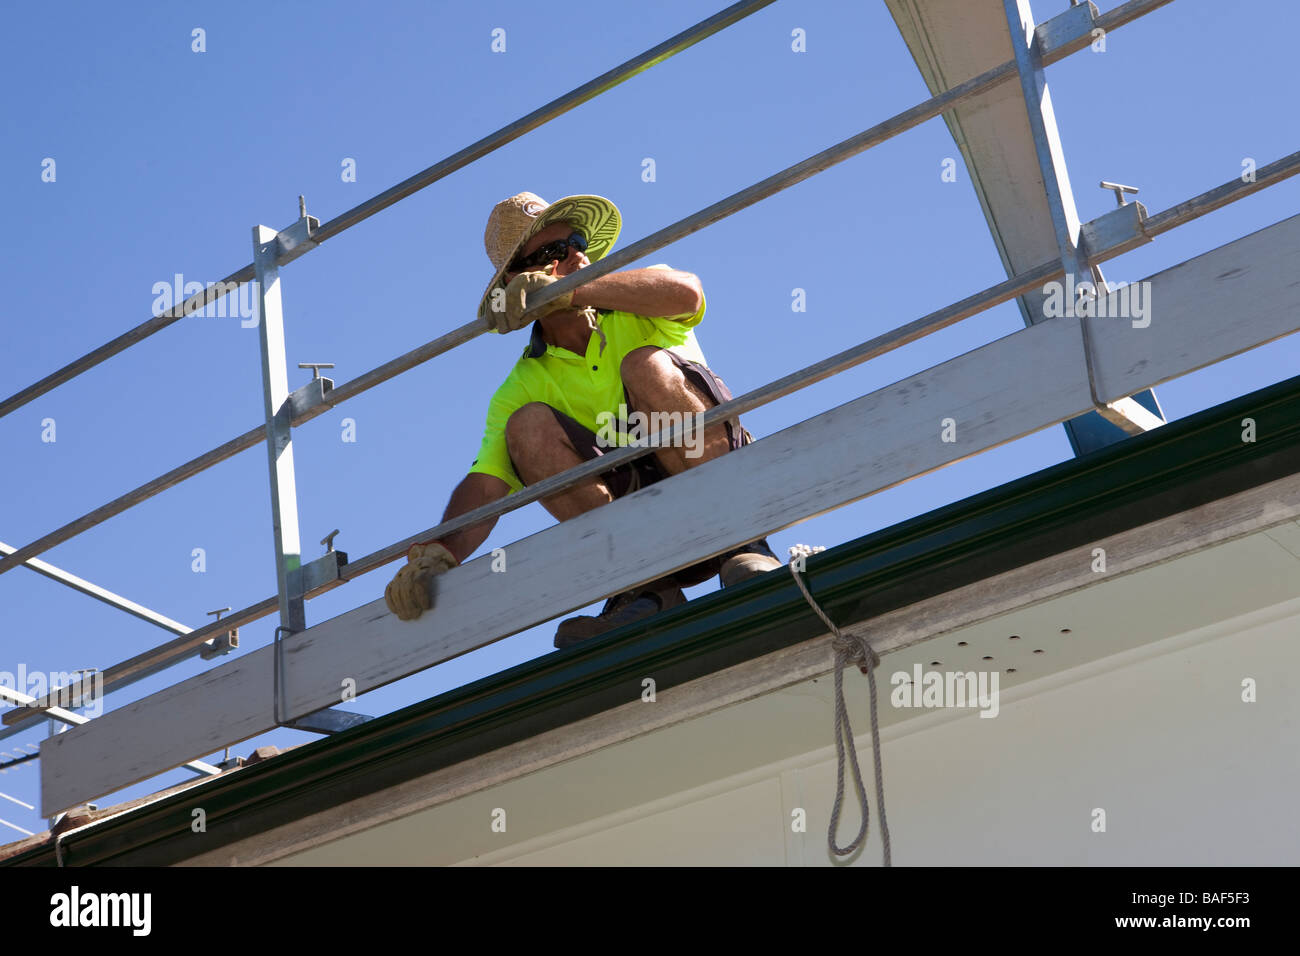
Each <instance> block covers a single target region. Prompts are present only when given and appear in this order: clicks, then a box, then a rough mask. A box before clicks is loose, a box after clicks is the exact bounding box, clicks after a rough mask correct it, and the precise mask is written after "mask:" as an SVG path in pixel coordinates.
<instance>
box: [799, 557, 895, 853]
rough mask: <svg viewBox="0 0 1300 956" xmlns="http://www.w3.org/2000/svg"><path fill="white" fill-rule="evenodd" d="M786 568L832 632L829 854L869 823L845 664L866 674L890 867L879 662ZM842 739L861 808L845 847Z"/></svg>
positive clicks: (857, 841) (858, 840)
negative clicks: (839, 840) (838, 839)
mask: <svg viewBox="0 0 1300 956" xmlns="http://www.w3.org/2000/svg"><path fill="white" fill-rule="evenodd" d="M824 550H826V549H825V548H820V547H818V548H810V547H808V546H807V545H803V544H797V545H795V546H794V547H793V548H791V549H790V557H791V559H794V558H797V557H807V556H808V555H810V554H815V553H816V552H818V551H824ZM789 568H790V575H791V577H793V578H794V583H795V584H797V585H799V590H800V591H802V592H803V596H804V597H805V598H806V599H807V600H808V604H809V605H810V606H811V607H812V609H813V610H814V611H816V612H817V616H818V617H820V618H821V619H822V621H823V622H824V623H825V624H826V627H827V628H829V630H830V632H831V633H832V634H833V635H834V638H833V639H832V640H831V646H832V647H834V648H835V754H836V762H837V766H836V771H835V805H834V806H833V807H832V808H831V823H830V828H829V829H828V830H827V833H826V844H827V846H828V847H829V848H830V851H831V853H833V854H835V855H836V856H848V855H849V854H850V853H853V852H854V851H855V850H857V849H858V848H859V847H860V846H862V845H863V844H865V843H866V839H867V830H868V828H869V827H870V824H871V807H870V805H869V804H868V803H867V790H866V787H865V786H864V785H863V783H862V769H861V768H860V767H859V766H858V751H857V747H856V746H855V745H854V742H853V728H852V727H851V726H850V725H849V710H848V707H847V705H846V704H845V703H844V667H845V665H846V664H856V665H858V666H859V667H861V668H862V669H863V670H864V672H865V673H866V675H867V687H868V689H869V691H870V693H871V755H872V759H873V762H874V764H875V771H876V805H877V806H878V807H879V808H880V840H881V843H882V844H883V846H884V863H885V866H891V865H892V863H891V856H892V854H891V852H890V844H889V824H888V823H886V822H885V780H884V774H883V773H882V771H881V768H880V720H879V716H878V708H877V704H876V678H875V675H874V673H873V671H874V669H875V668H876V667H878V666H879V665H880V658H878V657H877V656H876V653H875V651H873V650H872V649H871V646H870V645H869V644H868V643H867V641H866V639H865V638H862V637H853V636H850V635H846V634H843V633H841V631H840V629H839V628H838V627H836V626H835V622H834V621H832V620H831V619H830V618H829V617H827V616H826V612H825V611H823V610H822V608H821V605H819V604H818V603H817V602H816V601H815V600H814V599H813V596H812V594H810V593H809V592H808V586H807V585H806V584H804V581H803V578H801V577H799V571H798V570H797V569H796V567H795V562H794V560H791V562H790V564H789ZM846 742H847V745H848V746H847V749H848V753H849V762H850V763H851V765H852V768H853V785H854V789H855V790H856V791H857V797H858V804H859V806H861V808H862V825H861V826H860V827H859V828H858V835H857V836H856V837H854V839H853V842H852V843H850V844H849V845H848V846H846V847H840V846H837V845H836V843H835V834H836V832H837V831H838V830H839V828H840V808H841V806H842V805H843V802H844V751H845V744H846Z"/></svg>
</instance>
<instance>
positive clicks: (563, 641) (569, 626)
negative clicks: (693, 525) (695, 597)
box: [555, 578, 686, 648]
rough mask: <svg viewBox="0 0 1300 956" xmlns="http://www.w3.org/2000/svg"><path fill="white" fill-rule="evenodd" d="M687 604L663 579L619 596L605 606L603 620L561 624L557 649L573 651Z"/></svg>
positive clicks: (575, 619)
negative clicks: (633, 624)
mask: <svg viewBox="0 0 1300 956" xmlns="http://www.w3.org/2000/svg"><path fill="white" fill-rule="evenodd" d="M685 603H686V595H685V594H683V593H682V589H681V588H679V587H678V586H677V585H676V584H674V583H673V582H672V581H671V580H667V581H666V580H664V579H662V578H661V579H660V580H658V581H652V582H651V583H650V584H647V585H644V586H643V587H640V588H636V589H634V590H631V591H624V592H623V593H622V594H616V595H614V596H613V597H612V598H610V599H609V600H608V601H606V602H605V607H604V608H603V609H602V610H601V612H600V616H599V617H591V616H590V615H586V614H584V615H582V616H581V617H571V618H569V619H568V620H567V621H561V622H560V626H559V627H558V628H556V630H555V646H556V647H561V648H563V647H572V646H573V645H574V644H577V643H580V642H581V641H585V640H587V639H588V638H592V637H596V636H597V635H600V634H604V633H605V632H607V631H612V630H614V628H616V627H622V626H623V625H624V624H631V623H632V622H633V621H640V620H642V619H644V618H647V617H650V616H652V615H654V614H658V613H659V612H660V611H666V610H668V609H669V608H671V607H677V605H679V604H685Z"/></svg>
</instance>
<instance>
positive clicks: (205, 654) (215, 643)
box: [199, 627, 239, 661]
mask: <svg viewBox="0 0 1300 956" xmlns="http://www.w3.org/2000/svg"><path fill="white" fill-rule="evenodd" d="M238 646H239V628H237V627H236V628H233V629H231V630H229V631H226V633H225V634H222V635H220V636H218V637H214V638H213V639H212V640H211V641H205V642H204V643H202V644H200V645H199V657H201V658H202V659H203V660H205V661H210V660H212V658H214V657H221V656H222V655H224V654H229V653H230V652H231V651H233V650H234V649H235V648H237V647H238Z"/></svg>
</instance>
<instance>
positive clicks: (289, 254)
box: [275, 216, 320, 266]
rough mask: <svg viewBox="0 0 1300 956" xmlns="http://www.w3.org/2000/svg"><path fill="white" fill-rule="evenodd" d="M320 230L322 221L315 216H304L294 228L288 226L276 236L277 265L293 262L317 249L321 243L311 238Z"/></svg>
mask: <svg viewBox="0 0 1300 956" xmlns="http://www.w3.org/2000/svg"><path fill="white" fill-rule="evenodd" d="M319 228H320V220H319V219H317V218H316V217H315V216H303V217H302V218H301V219H299V220H298V221H297V222H295V223H294V224H293V225H292V226H286V227H285V228H283V229H281V230H280V231H279V232H277V233H276V234H275V244H276V247H277V249H278V251H277V252H276V255H275V264H276V265H277V266H282V265H284V264H285V263H287V262H293V260H294V259H297V258H298V257H299V256H301V255H305V254H306V253H308V252H311V251H312V250H313V249H315V248H316V247H317V246H318V245H320V243H319V242H317V241H316V240H315V239H313V238H312V237H311V235H312V233H313V232H315V231H316V230H317V229H319Z"/></svg>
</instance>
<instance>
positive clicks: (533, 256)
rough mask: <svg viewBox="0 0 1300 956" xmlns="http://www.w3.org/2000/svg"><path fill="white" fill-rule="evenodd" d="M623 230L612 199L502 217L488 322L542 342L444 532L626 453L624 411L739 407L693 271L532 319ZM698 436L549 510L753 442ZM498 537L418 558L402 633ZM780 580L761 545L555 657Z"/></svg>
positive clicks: (722, 428)
mask: <svg viewBox="0 0 1300 956" xmlns="http://www.w3.org/2000/svg"><path fill="white" fill-rule="evenodd" d="M620 228H621V217H620V216H619V212H618V210H617V209H616V208H615V207H614V204H613V203H611V202H610V201H609V200H607V199H604V198H602V197H600V196H568V197H566V198H564V199H561V200H559V201H558V202H556V203H554V204H552V205H548V204H547V203H546V202H544V201H543V200H542V199H541V198H540V197H538V196H537V195H535V194H533V193H528V192H524V193H519V194H518V195H517V196H512V197H511V198H509V199H506V200H503V201H502V202H500V203H498V204H497V205H496V207H495V208H494V209H493V210H492V215H491V216H490V217H489V219H488V224H487V230H486V232H485V234H484V245H485V246H486V248H487V254H488V258H489V259H490V260H491V262H492V265H493V268H495V270H496V274H495V275H494V276H493V278H492V281H491V282H489V283H488V287H487V291H486V292H485V293H484V294H483V298H482V301H481V302H480V303H479V312H478V314H479V317H480V318H485V319H486V320H487V321H488V323H489V324H490V325H491V326H492V330H493V331H494V332H498V333H501V334H505V333H508V332H513V331H517V330H520V329H522V328H523V327H524V326H525V325H527V324H529V323H530V322H531V324H532V331H531V337H530V340H529V343H528V346H527V347H526V348H525V349H524V351H523V356H522V357H521V358H520V359H519V360H518V362H516V363H515V367H514V369H513V370H512V371H511V373H510V375H509V376H508V377H507V378H506V380H505V382H504V383H503V384H502V385H501V387H500V388H499V389H497V391H496V394H495V395H494V396H493V397H492V401H491V404H490V405H489V408H488V414H487V427H486V429H485V432H484V436H483V442H482V445H481V446H480V448H479V454H478V457H477V458H476V459H475V460H474V463H473V465H472V466H471V467H470V469H469V474H467V475H466V476H465V478H464V479H463V480H462V481H461V483H460V484H459V485H458V486H457V487H456V490H455V491H454V492H452V495H451V500H450V502H449V503H448V504H447V509H446V511H445V512H444V513H443V518H442V520H443V521H449V520H451V519H452V518H455V517H457V516H458V515H462V514H465V513H466V512H468V511H471V510H473V509H474V508H478V507H480V506H482V505H485V504H488V503H489V502H492V501H496V500H498V499H499V498H503V497H505V496H506V495H507V494H510V493H511V492H512V491H518V490H520V489H522V488H523V487H524V486H525V485H530V484H535V483H536V482H538V481H541V480H542V479H543V478H548V477H550V476H551V475H555V474H558V473H560V472H562V471H565V470H567V469H569V468H572V467H574V466H575V465H578V464H580V463H581V462H583V461H590V460H591V459H593V458H596V457H598V456H600V455H602V454H604V453H605V451H606V449H609V448H612V447H613V446H615V445H616V444H618V443H619V442H618V441H617V440H614V441H610V440H609V439H610V432H611V428H610V425H611V422H612V420H613V416H619V414H620V411H628V410H631V411H630V413H629V414H628V420H629V421H630V420H631V419H632V418H634V417H636V414H635V413H637V412H640V413H642V415H643V416H648V415H652V413H668V414H671V413H678V414H680V415H682V417H683V420H684V421H686V422H692V421H695V420H697V419H695V418H694V416H696V415H698V414H701V413H703V412H704V411H705V410H707V409H709V408H712V407H713V406H715V405H718V404H720V403H721V402H724V401H727V400H729V399H730V398H731V397H732V396H731V392H730V391H728V389H727V386H726V385H725V384H724V383H723V382H722V380H721V379H720V378H718V377H717V376H716V375H714V374H713V373H712V372H711V371H709V369H708V368H707V366H706V365H705V362H704V355H703V353H702V352H701V351H700V348H699V345H698V343H697V342H696V340H695V333H694V331H693V330H694V327H695V326H696V325H698V324H699V323H700V321H701V320H702V319H703V318H704V309H705V302H704V292H703V290H702V288H701V286H700V281H699V279H698V278H697V277H696V276H694V275H692V274H691V273H689V272H679V271H677V270H675V269H671V268H669V267H668V266H663V265H661V266H651V267H650V268H647V269H628V270H625V271H623V272H613V273H610V274H609V275H605V276H602V277H601V278H599V279H595V280H593V281H591V282H589V283H587V284H586V285H583V286H581V287H580V288H578V289H577V290H575V291H574V292H572V293H571V294H569V295H564V296H561V297H559V298H557V299H554V300H552V301H550V302H547V303H545V304H543V305H541V306H539V307H536V308H530V306H529V301H530V300H531V299H534V298H535V297H536V296H537V294H538V293H540V292H541V291H542V290H543V289H545V288H546V287H547V286H548V285H550V284H551V283H553V282H556V281H558V280H559V279H561V278H563V277H564V276H567V275H571V274H572V273H574V272H576V271H577V270H578V269H582V268H584V267H586V266H588V265H590V264H591V263H592V262H593V261H595V260H598V259H600V258H601V257H602V256H604V255H605V254H606V253H607V252H608V251H609V250H610V248H611V247H612V246H613V244H614V240H615V239H616V238H617V237H618V233H619V229H620ZM620 405H622V406H624V407H623V409H620V407H619V406H620ZM620 420H621V419H620ZM643 420H644V419H643ZM651 420H652V421H653V420H655V419H653V418H652V419H651ZM620 430H622V431H624V432H626V427H624V428H622V429H620ZM699 437H700V436H698V435H696V436H695V438H696V441H695V443H694V447H686V443H685V442H683V444H682V445H679V446H677V447H659V448H656V450H655V451H654V452H653V454H649V455H645V456H643V457H642V458H640V459H638V460H637V461H635V462H632V463H629V464H624V465H621V466H619V467H617V468H613V469H611V470H609V471H607V472H604V473H602V474H601V475H599V476H598V477H594V478H592V479H590V480H589V481H587V482H584V483H583V484H581V485H577V486H575V487H573V488H569V489H567V490H566V491H562V492H559V493H557V494H554V495H551V496H550V497H548V498H544V499H542V505H543V506H544V507H545V508H546V510H547V511H549V512H550V513H551V514H552V515H554V516H555V518H556V519H558V520H560V521H565V520H567V519H569V518H572V517H573V516H574V515H579V514H582V513H583V512H586V511H590V510H591V509H592V508H596V507H599V506H600V505H603V504H606V503H607V502H609V501H612V500H614V499H615V498H620V497H622V496H623V495H626V494H629V493H631V492H633V491H635V490H637V489H638V488H641V487H644V486H645V485H648V484H652V483H654V482H656V481H661V480H663V479H664V478H666V477H668V476H670V475H675V474H678V473H680V472H681V471H683V470H684V469H686V468H693V467H695V466H697V465H699V464H702V463H703V462H706V461H709V460H710V459H712V458H716V457H717V456H718V455H721V454H726V453H727V452H729V451H731V450H733V449H735V448H739V447H740V446H741V445H742V444H744V443H746V442H748V441H750V440H752V439H751V438H750V437H749V435H748V433H747V432H745V431H744V429H742V428H741V427H740V423H739V421H737V420H735V419H733V420H731V421H728V422H722V423H718V424H716V425H712V426H710V427H709V428H708V429H705V431H704V434H703V440H702V442H701V441H699ZM625 440H626V439H625ZM495 524H496V519H490V520H488V521H484V522H482V523H480V524H477V525H475V526H473V527H471V528H466V529H464V530H462V531H458V532H455V533H454V534H450V535H447V536H446V538H444V539H443V540H441V541H431V542H426V543H423V544H416V545H412V547H411V549H410V552H409V554H408V555H407V562H408V563H407V565H406V567H404V568H402V569H401V570H400V571H399V572H398V573H397V576H396V577H394V578H393V580H392V582H391V583H390V584H389V585H388V588H387V590H386V591H385V592H384V597H385V599H386V600H387V602H388V607H389V609H390V610H392V611H393V612H394V613H395V614H397V615H398V617H400V618H401V619H402V620H411V619H413V618H416V617H418V616H419V615H420V613H421V612H422V611H426V610H428V609H429V608H430V606H431V605H430V597H429V585H430V579H431V578H432V576H433V575H435V574H440V573H442V572H443V571H446V570H448V569H449V568H452V567H455V566H456V565H457V564H459V563H460V562H462V561H464V560H465V559H466V558H467V557H469V555H471V554H472V553H473V552H474V551H475V549H477V548H478V547H479V545H481V544H482V543H483V541H484V540H485V539H486V538H487V536H488V534H489V533H490V532H491V530H492V527H493V525H495ZM776 567H780V562H779V561H778V560H777V559H776V557H775V555H773V554H772V551H771V549H770V548H769V547H768V545H767V542H766V541H765V540H760V541H755V542H753V543H752V544H749V545H745V546H744V547H741V548H737V549H735V550H733V551H729V552H727V553H725V554H722V555H719V556H718V557H716V558H713V559H711V560H709V561H704V562H701V563H699V564H696V565H693V566H691V567H689V568H684V569H683V570H681V571H679V572H677V573H676V574H674V575H671V576H669V577H665V578H661V579H659V580H658V581H653V582H651V583H650V584H647V585H644V586H643V587H640V588H636V589H634V590H632V591H627V592H625V593H623V594H619V595H616V596H615V597H612V598H610V599H609V600H608V601H607V602H606V603H605V607H604V609H603V610H602V611H601V613H600V615H599V616H598V617H589V616H582V617H575V618H570V619H569V620H567V621H563V622H561V624H560V626H559V629H558V630H557V632H556V636H555V646H556V647H567V646H569V645H571V644H575V643H577V642H578V641H582V640H586V639H587V638H590V637H594V636H595V635H597V634H603V633H605V632H606V631H609V630H612V629H613V628H615V627H620V626H622V625H624V624H628V623H631V622H632V621H636V620H640V619H642V618H645V617H648V616H650V615H652V614H655V613H658V612H659V611H661V610H664V609H667V608H670V607H675V606H676V605H679V604H683V603H685V601H686V596H685V595H684V594H683V593H682V590H681V589H682V586H683V585H686V586H689V585H692V584H699V583H701V582H703V581H705V580H707V579H708V578H710V577H712V576H713V575H714V574H718V575H719V576H720V577H721V579H722V584H723V586H724V587H728V586H732V585H735V584H738V583H739V582H741V581H744V580H748V579H749V578H751V577H753V576H754V575H757V574H761V573H764V572H766V571H770V570H772V569H773V568H776Z"/></svg>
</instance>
